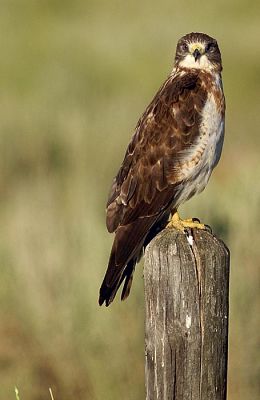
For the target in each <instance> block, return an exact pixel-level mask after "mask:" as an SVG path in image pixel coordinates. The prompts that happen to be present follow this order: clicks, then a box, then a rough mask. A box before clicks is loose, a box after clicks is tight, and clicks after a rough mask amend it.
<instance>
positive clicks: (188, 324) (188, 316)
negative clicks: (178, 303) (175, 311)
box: [186, 314, 191, 329]
mask: <svg viewBox="0 0 260 400" xmlns="http://www.w3.org/2000/svg"><path fill="white" fill-rule="evenodd" d="M190 327H191V316H190V315H188V314H187V315H186V328H187V329H190Z"/></svg>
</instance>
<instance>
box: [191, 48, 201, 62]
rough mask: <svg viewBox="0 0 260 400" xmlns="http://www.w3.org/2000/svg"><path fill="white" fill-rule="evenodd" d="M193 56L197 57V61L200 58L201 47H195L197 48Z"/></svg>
mask: <svg viewBox="0 0 260 400" xmlns="http://www.w3.org/2000/svg"><path fill="white" fill-rule="evenodd" d="M193 56H194V58H195V61H197V60H198V59H199V58H200V56H201V52H200V51H199V49H195V50H194V52H193Z"/></svg>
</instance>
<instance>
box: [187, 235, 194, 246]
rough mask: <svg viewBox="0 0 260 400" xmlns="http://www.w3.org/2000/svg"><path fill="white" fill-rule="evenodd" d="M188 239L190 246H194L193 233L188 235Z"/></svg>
mask: <svg viewBox="0 0 260 400" xmlns="http://www.w3.org/2000/svg"><path fill="white" fill-rule="evenodd" d="M187 240H188V243H189V245H190V246H193V237H192V236H191V235H187Z"/></svg>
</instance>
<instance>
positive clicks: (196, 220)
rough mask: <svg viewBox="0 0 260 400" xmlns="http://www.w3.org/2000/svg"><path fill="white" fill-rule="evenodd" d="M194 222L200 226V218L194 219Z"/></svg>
mask: <svg viewBox="0 0 260 400" xmlns="http://www.w3.org/2000/svg"><path fill="white" fill-rule="evenodd" d="M192 222H198V223H199V224H200V219H199V218H196V217H194V218H192Z"/></svg>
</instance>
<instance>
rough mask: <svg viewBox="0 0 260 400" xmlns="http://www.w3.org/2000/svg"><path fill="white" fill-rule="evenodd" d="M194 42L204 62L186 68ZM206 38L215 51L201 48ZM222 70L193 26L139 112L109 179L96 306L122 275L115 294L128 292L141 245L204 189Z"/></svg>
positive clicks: (218, 143)
mask: <svg viewBox="0 0 260 400" xmlns="http://www.w3.org/2000/svg"><path fill="white" fill-rule="evenodd" d="M197 42H199V43H202V44H203V45H204V47H205V55H206V56H207V59H206V60H204V59H202V57H201V61H199V62H201V65H202V61H203V60H204V61H203V67H201V68H200V67H197V64H195V67H193V66H192V67H191V68H190V67H189V63H190V62H193V61H190V58H188V57H186V55H188V56H189V55H190V54H189V46H193V44H194V43H197ZM211 45H212V46H213V47H214V51H212V49H211V52H209V53H208V54H206V53H207V51H206V48H207V46H208V47H209V49H210V46H211ZM213 47H212V48H213ZM202 54H204V53H202ZM191 60H192V59H191ZM207 61H208V62H209V63H208V65H207ZM196 62H197V61H196ZM186 63H187V65H188V66H186V65H185V64H186ZM182 64H183V65H182ZM204 64H205V66H207V68H206V67H204ZM221 69H222V67H221V57H220V52H219V50H218V47H217V44H216V41H215V40H214V39H212V38H210V37H209V36H207V35H204V34H194V33H192V34H189V35H186V36H184V37H183V38H182V39H180V41H179V42H178V45H177V50H176V60H175V66H174V69H173V71H172V73H171V74H170V76H169V77H168V79H167V80H166V81H165V83H164V84H163V85H162V87H161V88H160V89H159V91H158V93H157V94H156V95H155V97H154V98H153V100H152V102H151V103H150V105H149V106H148V107H147V109H146V111H145V112H144V114H143V115H142V117H141V118H140V120H139V122H138V124H137V126H136V129H135V133H134V136H133V138H132V140H131V142H130V144H129V146H128V148H127V151H126V154H125V157H124V160H123V163H122V166H121V168H120V169H119V172H118V174H117V176H116V177H115V179H114V181H113V184H112V188H111V191H110V194H109V198H108V202H107V220H106V223H107V229H108V231H109V232H115V239H114V243H113V246H112V250H111V255H110V259H109V264H108V268H107V271H106V274H105V277H104V280H103V283H102V286H101V288H100V297H99V304H100V305H101V304H103V302H105V303H106V305H107V306H108V305H109V304H110V303H111V302H112V301H113V299H114V297H115V294H116V292H117V290H118V288H119V286H120V285H121V284H122V283H123V281H124V286H123V291H122V295H121V299H125V298H126V297H127V296H128V294H129V291H130V288H131V283H132V276H133V272H134V268H135V264H136V262H138V260H139V259H140V257H141V255H142V252H143V248H144V247H145V246H146V245H147V244H148V243H149V241H150V240H151V239H152V238H153V237H154V236H155V235H156V234H157V233H158V232H159V231H160V230H161V229H162V228H163V227H164V226H165V225H166V223H167V220H168V217H169V215H170V213H171V212H172V210H177V208H178V206H179V205H180V204H181V203H182V202H184V201H186V200H187V199H188V198H190V197H191V196H192V195H193V194H195V193H197V192H199V191H201V190H203V189H204V187H205V185H206V183H207V180H208V178H209V176H210V174H211V171H212V169H213V168H214V166H215V165H216V163H217V162H218V159H219V157H220V152H221V148H222V143H223V132H224V123H223V127H222V128H221V127H219V128H218V126H220V124H221V123H222V120H223V119H224V96H223V92H222V85H221V75H220V72H221ZM210 96H211V97H210ZM209 99H211V100H210V101H211V103H212V105H211V103H210V102H209ZM206 104H207V107H209V108H210V107H213V110H215V108H216V111H214V113H215V114H216V116H214V118H215V120H216V122H214V123H215V125H216V127H213V123H212V124H211V122H208V118H209V117H210V118H211V116H210V114H209V115H208V114H207V113H206V112H207V107H205V106H206ZM214 107H215V108H214ZM218 113H219V116H218ZM215 120H214V121H215ZM209 121H210V120H209ZM218 121H219V122H218ZM214 129H215V131H216V135H217V130H218V129H222V131H223V132H222V131H221V132H220V135H219V137H217V138H216V140H215V138H214V137H213V135H214ZM212 132H213V133H212ZM210 146H211V147H212V149H213V151H214V154H213V155H211V147H210ZM206 152H208V153H207V154H206ZM210 157H212V159H211V158H210ZM201 177H202V178H201ZM194 182H195V183H194Z"/></svg>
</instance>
